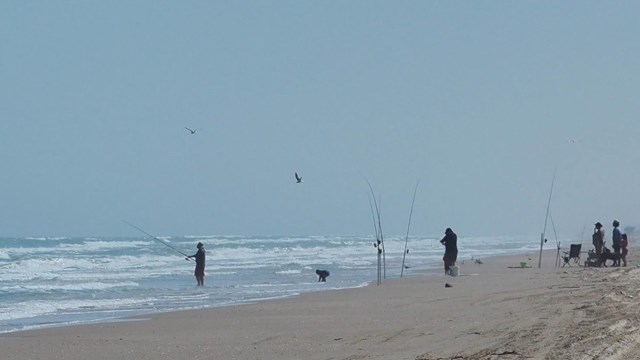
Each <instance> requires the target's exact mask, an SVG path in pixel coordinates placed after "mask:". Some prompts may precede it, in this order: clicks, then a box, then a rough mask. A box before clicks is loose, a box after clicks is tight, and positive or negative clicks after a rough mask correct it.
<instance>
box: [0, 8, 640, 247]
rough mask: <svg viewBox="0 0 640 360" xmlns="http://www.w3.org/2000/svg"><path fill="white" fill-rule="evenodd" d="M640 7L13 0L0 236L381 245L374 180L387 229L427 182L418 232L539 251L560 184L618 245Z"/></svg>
mask: <svg viewBox="0 0 640 360" xmlns="http://www.w3.org/2000/svg"><path fill="white" fill-rule="evenodd" d="M638 14H640V3H639V2H636V1H616V2H603V1H583V0H580V1H341V2H338V1H159V0H153V1H142V0H141V1H22V0H15V1H13V0H5V1H2V2H0V144H1V145H0V146H1V151H0V164H1V165H2V171H1V173H0V174H1V175H0V176H1V180H0V202H1V207H0V236H119V235H134V234H135V235H139V233H136V231H135V230H133V229H131V228H130V227H128V226H127V225H126V224H124V223H123V222H122V220H123V219H124V220H127V221H130V222H132V223H134V224H136V225H138V226H140V227H142V228H144V229H145V230H147V231H149V232H151V233H153V234H158V235H182V234H192V235H203V234H244V235H267V234H276V235H313V234H318V235H337V234H369V233H371V234H373V224H372V219H371V212H370V208H369V200H368V196H369V189H368V187H367V184H366V182H365V180H364V179H365V177H366V178H367V179H369V181H370V182H371V184H372V185H373V188H374V191H375V193H376V195H380V196H381V211H382V225H383V230H384V231H385V233H387V234H399V235H403V234H404V233H405V232H406V228H407V220H408V216H409V210H410V205H411V197H412V194H413V188H414V186H415V184H416V181H417V180H418V179H419V181H420V185H419V188H418V193H417V197H416V205H415V209H414V213H413V220H412V227H411V235H413V236H425V235H438V234H442V232H443V230H444V229H445V228H446V227H448V226H450V227H452V228H454V230H456V231H457V232H458V234H459V235H461V236H469V235H496V234H507V235H509V234H524V235H529V234H531V235H535V234H539V233H540V232H541V231H542V229H543V226H544V221H545V211H546V207H547V200H548V196H549V190H550V186H551V180H552V177H553V174H554V171H555V169H557V175H556V182H555V186H554V191H553V197H552V200H551V214H552V215H553V219H554V220H555V221H554V222H555V225H556V228H557V230H558V232H559V233H560V234H563V236H579V235H580V234H581V232H582V230H583V228H584V227H585V225H586V233H587V234H589V233H590V231H591V229H592V226H593V223H594V222H595V221H601V222H603V223H605V225H606V229H607V230H608V234H610V232H611V231H610V229H611V226H610V224H611V220H613V219H614V218H618V219H620V221H621V222H622V225H623V226H625V225H635V224H636V223H637V222H638V219H637V208H638V204H640V192H639V191H638V181H637V180H638V177H639V175H640V166H639V160H640V143H639V141H638V140H639V139H640V117H639V115H640V100H639V98H638V94H640V67H639V66H638V59H640V41H639V38H640V22H639V21H638ZM185 126H186V127H191V128H194V129H199V130H198V131H197V132H196V133H195V134H193V135H191V134H190V133H189V132H188V131H187V130H185V129H184V127H185ZM294 171H297V172H298V173H300V174H301V175H302V176H303V178H304V183H302V184H296V183H295V179H294V176H293V174H294ZM549 224H550V223H549ZM549 229H550V225H549V228H548V230H547V232H549V231H550V230H549ZM585 241H586V240H585Z"/></svg>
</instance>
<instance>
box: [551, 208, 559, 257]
mask: <svg viewBox="0 0 640 360" xmlns="http://www.w3.org/2000/svg"><path fill="white" fill-rule="evenodd" d="M549 219H551V226H552V228H553V235H554V236H555V237H556V246H557V247H558V252H557V253H556V266H560V240H558V233H557V232H556V223H555V222H554V221H553V215H551V213H549Z"/></svg>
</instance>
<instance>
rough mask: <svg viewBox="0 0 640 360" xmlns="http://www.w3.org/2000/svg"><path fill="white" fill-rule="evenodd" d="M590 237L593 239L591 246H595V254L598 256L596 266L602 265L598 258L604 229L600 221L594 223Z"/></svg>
mask: <svg viewBox="0 0 640 360" xmlns="http://www.w3.org/2000/svg"><path fill="white" fill-rule="evenodd" d="M591 239H592V240H593V246H594V247H595V248H596V255H597V256H598V257H597V259H598V260H597V264H598V266H602V263H601V261H600V259H601V257H602V248H603V247H604V229H603V228H602V224H600V222H597V223H596V225H595V228H594V229H593V235H592V236H591Z"/></svg>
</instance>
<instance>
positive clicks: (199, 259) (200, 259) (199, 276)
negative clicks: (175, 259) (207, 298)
mask: <svg viewBox="0 0 640 360" xmlns="http://www.w3.org/2000/svg"><path fill="white" fill-rule="evenodd" d="M197 248H198V252H196V253H195V254H193V255H189V256H187V260H189V258H195V259H196V270H195V272H194V275H195V276H196V280H197V281H198V286H204V263H205V257H206V256H205V254H204V244H203V243H201V242H199V243H198V245H197Z"/></svg>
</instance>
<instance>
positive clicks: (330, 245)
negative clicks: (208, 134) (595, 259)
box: [0, 235, 555, 332]
mask: <svg viewBox="0 0 640 360" xmlns="http://www.w3.org/2000/svg"><path fill="white" fill-rule="evenodd" d="M163 239H165V240H166V241H167V242H168V241H171V244H172V246H175V247H176V248H178V249H186V250H187V251H188V253H189V254H191V251H193V252H195V249H194V245H195V242H196V241H203V242H205V244H206V245H205V246H206V247H207V267H206V270H207V272H206V286H205V287H196V286H195V280H194V278H193V269H194V265H195V264H194V262H193V261H185V260H184V257H183V256H180V255H177V254H176V252H175V251H173V250H171V249H168V248H167V247H165V246H162V245H161V244H158V243H157V242H156V241H154V240H152V239H149V238H145V237H137V238H131V239H127V238H116V239H109V238H98V237H91V238H57V239H55V240H53V239H51V238H38V239H31V240H35V241H31V240H28V239H15V238H12V239H3V241H0V278H1V279H2V284H0V320H2V319H3V318H2V317H3V316H4V319H5V320H10V321H3V322H0V332H5V331H14V330H16V329H20V328H26V327H32V326H36V327H37V326H39V325H40V326H41V325H43V324H51V323H56V324H59V323H70V322H83V321H84V322H88V321H95V320H98V319H112V318H114V317H116V316H124V315H126V314H131V313H132V312H138V313H139V312H148V311H165V310H171V309H185V308H192V309H195V308H203V307H213V306H222V305H229V304H239V303H247V302H254V301H258V300H261V299H267V298H281V297H287V296H292V295H294V294H298V293H303V292H310V291H320V290H328V289H337V288H345V287H359V286H365V285H366V284H368V283H369V282H370V281H372V279H374V278H375V276H376V262H377V250H376V249H375V248H374V247H373V246H372V243H373V240H372V236H370V235H368V236H310V237H300V236H288V237H275V236H264V237H247V236H214V235H205V236H195V235H194V236H186V237H163ZM40 240H50V241H40ZM438 240H439V238H419V237H415V238H409V241H408V247H409V249H410V253H409V254H408V255H407V256H406V261H407V262H408V263H409V264H411V269H410V271H414V270H416V269H421V268H428V267H435V266H437V267H439V266H441V261H442V253H443V251H444V249H443V247H442V246H441V245H440V244H439V243H438ZM404 244H405V238H404V237H402V236H395V237H394V236H388V237H386V238H385V248H386V254H385V255H386V264H387V272H388V276H391V277H393V276H395V275H396V272H398V273H399V270H400V267H401V262H402V258H403V255H404V254H403V252H404ZM458 246H459V249H460V254H459V259H465V258H470V257H471V256H474V255H475V256H476V257H478V256H482V257H485V256H489V255H495V254H508V253H515V252H518V251H522V249H535V248H539V238H537V237H522V238H520V237H461V238H459V239H458ZM554 246H555V244H554ZM318 268H323V269H328V270H329V271H331V277H330V278H329V279H328V282H327V283H318V282H317V275H315V269H318ZM405 273H406V271H405ZM118 314H119V315H118ZM9 317H10V318H9Z"/></svg>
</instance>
